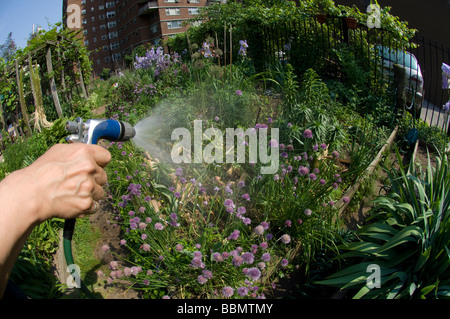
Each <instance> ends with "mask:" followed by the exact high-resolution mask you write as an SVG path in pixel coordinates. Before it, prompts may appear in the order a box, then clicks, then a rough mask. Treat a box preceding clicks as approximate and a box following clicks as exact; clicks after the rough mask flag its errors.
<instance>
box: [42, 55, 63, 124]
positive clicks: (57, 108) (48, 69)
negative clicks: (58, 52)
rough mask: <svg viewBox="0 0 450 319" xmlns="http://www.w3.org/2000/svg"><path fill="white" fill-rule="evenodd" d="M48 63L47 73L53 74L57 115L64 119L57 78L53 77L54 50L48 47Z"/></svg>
mask: <svg viewBox="0 0 450 319" xmlns="http://www.w3.org/2000/svg"><path fill="white" fill-rule="evenodd" d="M46 62H47V72H48V74H51V78H50V90H51V91H52V97H53V103H54V104H55V109H56V113H58V117H59V118H61V117H63V113H62V109H61V104H60V103H59V98H58V90H57V88H56V82H55V77H54V76H53V67H52V49H51V47H50V46H48V47H47V55H46Z"/></svg>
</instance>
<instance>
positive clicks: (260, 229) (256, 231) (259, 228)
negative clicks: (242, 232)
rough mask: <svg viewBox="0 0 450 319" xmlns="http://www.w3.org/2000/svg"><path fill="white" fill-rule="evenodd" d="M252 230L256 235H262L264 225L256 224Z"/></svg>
mask: <svg viewBox="0 0 450 319" xmlns="http://www.w3.org/2000/svg"><path fill="white" fill-rule="evenodd" d="M253 231H254V232H255V234H256V235H262V234H263V233H264V227H263V226H261V225H258V226H256V227H255V229H254V230H253Z"/></svg>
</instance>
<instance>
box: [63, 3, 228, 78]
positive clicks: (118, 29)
mask: <svg viewBox="0 0 450 319" xmlns="http://www.w3.org/2000/svg"><path fill="white" fill-rule="evenodd" d="M217 2H219V3H220V2H222V3H223V2H226V1H224V0H215V1H214V0H154V1H145V0H63V21H64V23H65V24H66V26H68V27H71V28H74V29H82V36H83V41H84V44H85V46H86V47H87V48H88V50H89V51H91V55H90V59H91V61H92V67H93V71H94V73H95V74H96V75H99V74H101V73H102V71H103V69H104V68H108V69H110V70H117V69H120V68H123V67H124V63H125V62H124V57H125V56H126V55H127V54H131V53H132V51H133V49H134V48H135V47H137V46H139V45H141V44H146V43H150V44H155V45H156V44H157V43H159V42H160V41H161V40H162V39H163V38H166V37H170V36H172V35H175V34H177V33H181V32H185V31H186V29H187V28H188V27H189V26H185V25H184V23H183V22H185V21H187V20H189V19H190V18H192V17H194V16H195V15H196V14H198V10H199V8H201V7H205V6H208V5H210V4H211V3H217ZM68 9H69V12H67V11H68ZM74 14H78V15H80V17H79V22H81V23H78V24H75V26H74V24H73V23H70V24H68V23H67V21H68V19H71V18H73V15H74Z"/></svg>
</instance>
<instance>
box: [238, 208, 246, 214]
mask: <svg viewBox="0 0 450 319" xmlns="http://www.w3.org/2000/svg"><path fill="white" fill-rule="evenodd" d="M237 211H238V213H239V214H245V212H246V211H247V210H246V209H245V207H244V206H240V207H239V208H238V209H237Z"/></svg>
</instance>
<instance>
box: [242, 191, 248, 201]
mask: <svg viewBox="0 0 450 319" xmlns="http://www.w3.org/2000/svg"><path fill="white" fill-rule="evenodd" d="M241 198H243V199H245V200H248V201H250V195H249V194H248V193H245V194H244V195H242V196H241Z"/></svg>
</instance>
